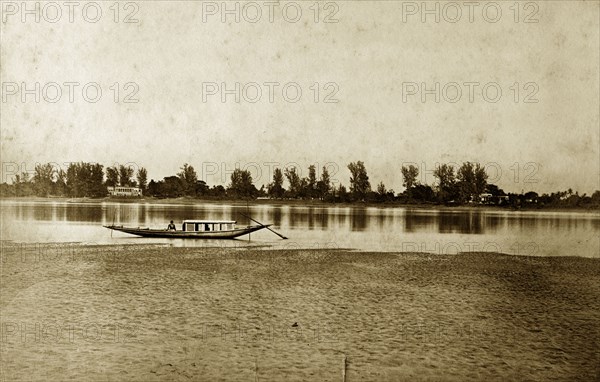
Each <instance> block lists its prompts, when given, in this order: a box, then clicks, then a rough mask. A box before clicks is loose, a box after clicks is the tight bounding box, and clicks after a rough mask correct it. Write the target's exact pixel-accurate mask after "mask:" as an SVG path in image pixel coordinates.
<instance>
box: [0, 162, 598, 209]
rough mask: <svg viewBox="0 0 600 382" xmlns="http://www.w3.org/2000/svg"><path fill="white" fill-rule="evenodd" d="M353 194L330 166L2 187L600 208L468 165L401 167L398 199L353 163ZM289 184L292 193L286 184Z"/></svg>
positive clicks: (59, 173)
mask: <svg viewBox="0 0 600 382" xmlns="http://www.w3.org/2000/svg"><path fill="white" fill-rule="evenodd" d="M347 168H348V170H349V172H350V178H349V187H348V188H346V186H344V185H343V184H341V183H340V184H338V185H337V186H336V185H335V184H334V183H333V182H332V180H331V176H330V174H329V172H328V170H327V168H326V167H323V168H322V169H320V174H317V168H316V167H315V166H313V165H311V166H309V167H308V176H306V177H302V176H301V175H300V173H299V169H297V168H295V167H288V168H285V169H284V170H282V169H280V168H275V169H274V171H273V178H272V181H271V182H270V183H268V184H267V185H266V186H264V185H263V186H261V188H260V189H258V188H256V186H255V185H254V181H253V179H252V174H251V173H250V171H249V170H242V169H235V170H234V171H233V172H232V174H231V177H230V182H229V183H228V184H227V185H226V186H223V185H213V186H212V187H210V186H208V185H207V184H206V182H204V181H203V180H200V179H199V178H198V174H197V172H196V170H195V169H194V167H193V166H191V165H190V164H188V163H185V164H184V165H183V166H182V167H181V168H180V171H179V172H178V173H177V174H175V175H171V176H167V177H164V178H163V179H162V180H158V181H155V180H154V179H152V180H150V182H148V172H147V170H146V169H145V168H143V167H141V168H139V169H138V170H137V171H135V170H134V168H133V167H130V166H124V165H119V166H116V165H115V166H111V167H107V168H106V170H105V169H104V166H102V165H101V164H97V163H87V162H79V163H71V164H69V166H68V168H67V170H66V171H64V170H63V169H57V168H56V167H55V166H54V165H53V164H51V163H47V164H37V165H36V166H35V169H34V171H33V176H30V174H29V173H27V172H22V173H21V174H19V175H15V177H14V180H13V182H12V183H11V184H8V183H6V182H5V183H2V184H1V185H0V194H1V195H2V196H42V197H48V196H63V197H104V196H106V195H107V194H108V190H107V187H115V186H124V187H139V188H140V189H141V190H142V192H143V194H144V195H145V196H152V197H157V198H177V197H193V198H208V199H253V198H257V197H268V198H273V199H308V200H312V199H317V200H322V201H325V202H332V203H352V202H368V203H401V204H449V205H459V204H466V203H477V204H494V205H505V206H512V207H521V206H538V207H544V206H550V207H586V208H591V207H597V206H600V191H595V192H594V193H593V194H592V195H591V196H588V195H586V194H583V195H579V193H578V192H573V191H572V190H571V189H569V190H567V191H558V192H553V193H550V194H542V195H538V194H537V193H536V192H533V191H529V192H527V193H521V194H515V193H505V192H504V191H503V190H502V189H500V188H499V187H498V186H496V185H494V184H489V183H488V182H487V180H488V174H487V173H486V171H485V168H484V167H483V166H481V165H480V164H479V163H471V162H464V163H463V164H462V165H461V166H460V167H457V168H455V167H454V166H452V165H450V164H441V165H438V166H437V167H436V168H435V170H434V171H433V176H434V177H435V179H436V184H435V185H434V186H431V185H428V184H424V183H421V182H419V180H418V179H419V169H418V168H417V167H416V166H414V165H407V166H402V167H401V169H400V174H401V176H402V185H403V186H404V187H405V190H404V191H403V192H401V193H396V192H395V191H394V190H392V189H387V187H386V186H385V184H384V183H383V182H379V183H378V184H377V185H376V186H375V187H374V189H373V188H372V187H371V182H370V180H369V176H368V173H367V169H366V167H365V164H364V163H363V162H362V161H357V162H351V163H349V164H348V166H347ZM285 181H287V188H285V187H284V182H285Z"/></svg>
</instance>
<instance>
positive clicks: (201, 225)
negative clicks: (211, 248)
mask: <svg viewBox="0 0 600 382" xmlns="http://www.w3.org/2000/svg"><path fill="white" fill-rule="evenodd" d="M270 225H271V224H259V225H250V226H246V227H240V228H237V227H236V222H235V221H233V220H184V221H183V224H182V227H181V230H166V229H151V228H140V227H138V228H133V227H123V226H122V225H114V224H113V225H105V226H104V227H105V228H108V229H112V230H115V231H120V232H125V233H129V234H132V235H138V236H143V237H162V238H171V239H233V238H236V237H238V236H242V235H247V234H249V233H251V232H254V231H258V230H261V229H263V228H267V229H269V226H270Z"/></svg>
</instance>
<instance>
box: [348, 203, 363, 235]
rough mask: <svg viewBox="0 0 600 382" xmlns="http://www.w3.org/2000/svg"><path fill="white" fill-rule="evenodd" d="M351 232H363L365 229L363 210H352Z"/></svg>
mask: <svg viewBox="0 0 600 382" xmlns="http://www.w3.org/2000/svg"><path fill="white" fill-rule="evenodd" d="M350 226H351V229H352V231H365V230H366V229H367V213H366V211H365V210H364V209H363V208H353V209H352V214H351V215H350Z"/></svg>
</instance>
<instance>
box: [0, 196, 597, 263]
mask: <svg viewBox="0 0 600 382" xmlns="http://www.w3.org/2000/svg"><path fill="white" fill-rule="evenodd" d="M0 206H1V207H2V208H1V210H2V212H1V216H0V218H1V225H2V227H1V230H2V240H3V242H4V243H8V242H10V243H13V242H16V243H41V242H60V243H86V244H89V243H98V244H129V243H169V244H171V245H175V246H211V247H212V246H227V247H246V246H264V247H267V248H275V249H280V248H353V249H358V250H366V251H420V252H430V253H444V254H447V253H449V254H452V253H457V252H468V251H490V252H491V251H493V252H503V253H510V254H520V255H530V256H584V257H596V258H598V257H600V216H599V215H598V213H590V212H535V211H534V212H531V211H528V212H516V211H495V210H482V209H460V210H448V209H411V208H377V207H360V206H356V207H355V206H353V207H321V206H319V207H313V206H310V207H303V206H276V205H257V206H249V207H247V206H241V205H234V204H226V203H219V204H217V203H205V204H198V205H174V204H150V203H143V202H142V203H116V202H98V203H70V202H66V201H43V202H38V201H35V202H32V201H19V200H2V201H0ZM240 213H243V214H248V213H250V215H251V216H252V217H253V218H254V219H256V220H258V221H260V222H262V223H265V224H266V223H272V224H274V226H273V227H272V228H274V229H275V230H277V231H278V232H280V233H282V234H283V235H285V236H287V237H289V240H280V239H279V238H278V237H277V236H276V235H274V234H272V233H271V232H269V231H266V230H263V231H260V232H257V233H253V234H252V236H251V237H250V239H251V240H250V241H249V240H248V236H243V237H241V238H238V239H236V240H231V241H216V240H181V239H147V238H138V237H134V236H131V235H127V234H124V233H118V232H114V233H112V234H111V231H110V230H108V229H106V228H103V227H102V225H103V224H112V223H113V222H114V223H115V224H123V225H128V226H135V227H138V226H139V227H153V228H156V227H164V228H166V226H167V224H168V222H169V220H174V221H175V223H176V224H177V226H178V228H180V227H181V221H182V220H183V219H220V220H230V219H232V220H237V221H238V224H239V225H247V224H254V223H252V222H250V221H248V220H247V219H246V218H245V217H243V216H242V215H241V214H240Z"/></svg>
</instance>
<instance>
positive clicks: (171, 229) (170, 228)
mask: <svg viewBox="0 0 600 382" xmlns="http://www.w3.org/2000/svg"><path fill="white" fill-rule="evenodd" d="M176 230H177V228H175V224H173V220H171V223H169V226H168V227H167V231H176Z"/></svg>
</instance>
